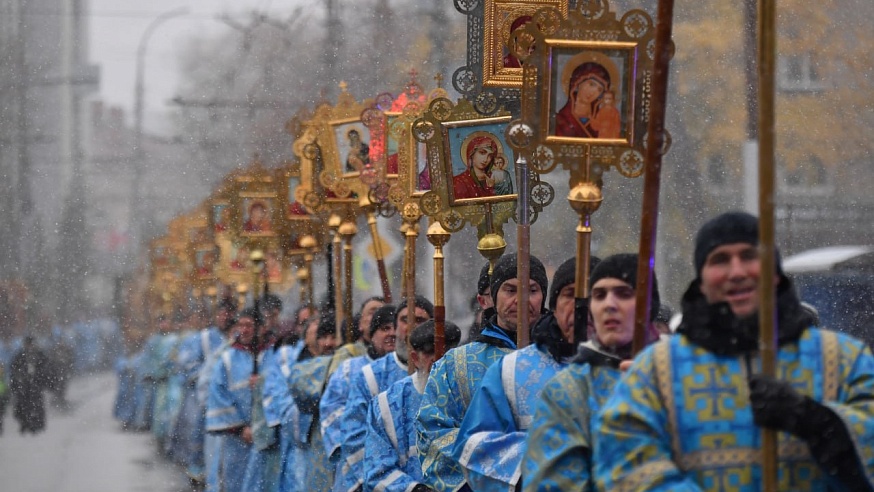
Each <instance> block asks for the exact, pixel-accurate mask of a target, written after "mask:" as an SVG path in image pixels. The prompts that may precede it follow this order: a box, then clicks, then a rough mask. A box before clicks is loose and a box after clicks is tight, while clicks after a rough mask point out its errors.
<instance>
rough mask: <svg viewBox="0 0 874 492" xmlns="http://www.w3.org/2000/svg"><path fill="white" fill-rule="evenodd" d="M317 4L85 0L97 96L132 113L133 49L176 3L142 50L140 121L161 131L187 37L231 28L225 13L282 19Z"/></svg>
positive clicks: (311, 0) (293, 0) (303, 0)
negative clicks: (181, 12)
mask: <svg viewBox="0 0 874 492" xmlns="http://www.w3.org/2000/svg"><path fill="white" fill-rule="evenodd" d="M301 4H302V5H307V6H312V7H313V8H320V7H321V5H322V2H321V0H281V1H275V2H274V1H273V0H150V1H149V2H142V1H140V0H90V9H91V16H90V18H89V21H90V30H91V36H90V48H89V51H90V59H91V63H93V64H96V65H99V66H100V70H101V82H100V91H99V94H98V97H99V98H100V99H102V100H103V101H104V102H105V103H106V104H108V105H113V106H121V107H123V108H124V109H125V111H126V112H127V116H128V121H129V122H130V121H132V118H133V106H134V82H135V78H136V76H135V73H136V52H137V46H138V45H139V42H140V39H141V37H142V35H143V33H144V32H145V30H146V27H148V25H149V24H150V23H151V22H152V20H154V19H155V17H157V16H158V15H160V14H162V13H164V12H167V11H171V10H174V9H177V8H181V7H187V8H188V13H187V14H184V15H181V16H179V17H174V18H172V19H168V20H167V21H165V22H163V23H161V24H160V25H159V26H158V27H157V28H156V29H155V31H154V33H153V34H152V36H151V38H150V40H149V42H148V45H147V51H146V63H145V70H144V81H145V99H144V100H145V127H146V129H147V130H148V131H152V132H161V133H163V132H166V131H168V130H169V129H168V128H166V125H165V120H163V119H162V118H161V115H162V114H164V113H166V112H167V110H168V109H169V106H168V102H169V100H170V99H171V98H172V97H173V96H174V95H175V90H176V86H177V84H178V80H179V78H178V75H179V73H178V62H179V54H180V52H181V50H182V49H183V48H184V47H185V46H186V45H187V44H188V40H190V39H192V38H197V37H208V36H218V35H220V34H221V33H222V32H225V31H227V30H228V29H231V28H230V27H229V26H227V25H226V24H224V23H222V22H220V21H218V20H217V19H216V18H217V17H218V16H219V15H222V14H227V15H229V16H231V17H236V18H238V19H239V20H241V21H242V20H245V19H246V18H247V17H248V13H249V12H251V11H252V10H254V9H258V10H259V11H262V12H265V13H269V14H270V15H271V16H272V17H275V18H278V19H283V20H284V19H286V18H287V16H288V15H290V13H291V12H292V10H293V9H294V7H295V6H296V5H301Z"/></svg>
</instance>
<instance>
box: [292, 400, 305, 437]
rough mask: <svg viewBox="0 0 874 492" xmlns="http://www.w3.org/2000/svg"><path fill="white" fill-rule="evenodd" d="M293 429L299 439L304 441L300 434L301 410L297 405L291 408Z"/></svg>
mask: <svg viewBox="0 0 874 492" xmlns="http://www.w3.org/2000/svg"><path fill="white" fill-rule="evenodd" d="M291 431H292V435H293V436H294V438H295V439H296V440H297V441H303V439H301V435H300V410H299V409H298V408H297V407H296V406H295V407H294V408H292V409H291Z"/></svg>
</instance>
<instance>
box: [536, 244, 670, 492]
mask: <svg viewBox="0 0 874 492" xmlns="http://www.w3.org/2000/svg"><path fill="white" fill-rule="evenodd" d="M593 264H594V263H593ZM574 277H575V273H574V260H568V262H566V263H565V264H564V265H562V266H561V267H559V269H558V270H557V271H556V273H555V277H553V280H552V285H551V286H550V292H551V294H550V303H551V304H552V303H553V302H554V301H553V298H554V295H553V294H552V293H556V292H557V293H558V300H557V302H556V303H555V307H554V312H555V316H556V318H557V319H558V320H559V322H560V323H561V319H562V318H567V317H569V321H570V323H571V324H573V322H574V313H573V305H574ZM636 281H637V255H636V254H619V255H614V256H610V257H608V258H606V259H605V260H604V261H602V262H600V263H597V264H596V266H594V268H593V269H592V274H591V277H590V282H589V283H590V285H591V289H590V292H591V297H590V299H589V312H590V313H591V316H590V319H591V325H592V326H591V332H590V333H591V334H590V335H588V336H587V335H586V331H585V330H584V329H583V326H584V325H581V326H580V332H577V331H575V332H574V341H578V340H586V339H588V340H586V341H585V342H582V343H580V346H579V350H578V352H577V355H576V357H574V359H573V360H572V361H571V364H570V365H569V366H568V367H567V368H565V369H562V370H561V371H559V372H558V374H556V375H555V377H553V378H552V379H550V380H549V381H548V382H547V383H546V386H544V388H543V391H542V392H541V394H540V398H539V399H538V401H537V403H536V404H535V411H534V420H533V421H532V422H531V431H530V432H529V434H528V439H527V441H526V444H525V456H524V458H523V460H522V483H523V485H524V490H525V491H526V492H533V491H551V490H562V491H565V490H567V491H579V492H594V490H595V485H594V479H593V477H592V455H593V453H594V450H593V448H594V446H593V438H592V433H593V431H592V428H591V422H592V419H593V418H594V416H595V414H596V413H597V412H598V410H599V409H600V408H601V405H602V404H603V402H604V401H605V400H606V399H607V397H608V396H609V395H610V392H611V391H612V390H613V386H614V385H615V384H616V382H617V381H618V380H619V375H620V372H619V364H620V363H621V362H622V361H628V360H629V359H631V349H632V347H631V345H632V339H633V337H634V317H635V308H636V305H637V298H636V295H635V287H636ZM651 299H652V302H651V309H650V320H651V321H652V320H653V319H654V317H655V316H656V315H657V314H658V312H659V304H660V303H659V300H660V298H659V292H658V284H657V282H656V280H655V276H653V286H652V298H651ZM586 324H588V323H586ZM647 328H648V329H647V338H646V340H647V341H648V342H650V343H651V342H655V341H656V340H658V335H659V334H658V330H657V328H656V327H655V325H654V323H651V324H650V325H649V326H648V327H647Z"/></svg>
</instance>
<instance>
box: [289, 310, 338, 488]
mask: <svg viewBox="0 0 874 492" xmlns="http://www.w3.org/2000/svg"><path fill="white" fill-rule="evenodd" d="M335 330H336V329H335V326H334V313H333V312H332V311H326V312H324V313H322V314H321V316H320V317H319V318H313V320H312V322H311V323H310V324H309V326H307V328H306V332H305V335H304V336H305V345H304V348H303V349H302V350H301V353H300V356H299V357H298V360H297V363H295V364H294V365H293V366H292V367H291V373H290V374H289V377H288V380H289V390H290V398H284V399H283V401H282V402H280V405H281V408H282V410H281V413H282V414H283V415H288V416H289V418H290V420H292V426H293V436H294V446H293V448H294V456H293V458H292V459H291V460H289V461H291V462H292V463H293V465H294V468H293V469H289V468H288V466H287V465H286V466H285V467H283V470H282V474H281V478H280V487H281V490H283V491H286V490H289V491H290V490H301V491H309V490H325V491H326V490H330V489H331V486H332V483H333V474H332V473H331V472H330V467H329V465H328V457H327V456H326V455H325V448H324V446H323V443H322V439H321V436H320V435H319V420H320V418H319V400H320V399H321V397H322V392H323V390H324V388H325V384H326V382H327V377H328V366H329V365H330V364H331V357H332V355H333V353H334V348H335V346H336V342H337V340H336V338H335V336H334V335H335ZM295 410H296V411H295ZM283 425H285V424H283Z"/></svg>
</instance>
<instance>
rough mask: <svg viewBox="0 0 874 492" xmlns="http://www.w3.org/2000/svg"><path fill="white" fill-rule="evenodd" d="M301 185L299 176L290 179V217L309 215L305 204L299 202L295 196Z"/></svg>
mask: <svg viewBox="0 0 874 492" xmlns="http://www.w3.org/2000/svg"><path fill="white" fill-rule="evenodd" d="M298 185H300V178H298V177H297V176H292V177H290V178H288V215H289V217H299V216H301V215H308V212H307V210H306V208H304V206H303V204H302V203H300V202H299V201H297V198H296V197H295V196H294V194H295V192H296V191H297V187H298Z"/></svg>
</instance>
